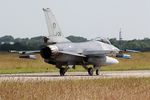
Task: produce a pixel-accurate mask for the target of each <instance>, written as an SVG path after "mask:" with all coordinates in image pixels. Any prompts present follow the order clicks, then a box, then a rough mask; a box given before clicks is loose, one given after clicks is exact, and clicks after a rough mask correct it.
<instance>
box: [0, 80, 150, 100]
mask: <svg viewBox="0 0 150 100" xmlns="http://www.w3.org/2000/svg"><path fill="white" fill-rule="evenodd" d="M0 100H150V78H125V79H99V80H76V81H74V80H65V81H37V82H36V81H30V82H19V81H18V82H10V81H9V82H8V81H4V82H0Z"/></svg>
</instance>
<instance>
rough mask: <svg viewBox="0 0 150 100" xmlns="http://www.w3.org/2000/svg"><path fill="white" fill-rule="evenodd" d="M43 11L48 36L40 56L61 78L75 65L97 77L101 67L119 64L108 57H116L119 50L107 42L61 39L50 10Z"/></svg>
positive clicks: (61, 35)
mask: <svg viewBox="0 0 150 100" xmlns="http://www.w3.org/2000/svg"><path fill="white" fill-rule="evenodd" d="M43 11H44V13H45V16H46V23H47V27H48V32H49V36H48V38H45V39H44V40H45V43H46V44H47V45H46V47H44V48H42V49H41V51H40V54H41V56H42V57H43V59H44V61H45V62H46V63H49V64H53V65H55V66H56V67H57V68H59V69H60V75H61V76H64V75H65V73H66V72H67V70H68V69H69V68H75V67H76V65H82V66H83V68H85V69H86V70H87V71H88V74H89V75H91V76H92V75H93V72H94V71H95V72H96V75H99V70H100V67H101V66H104V65H112V64H117V63H119V61H118V60H117V59H115V58H112V57H110V56H116V54H117V53H119V51H120V50H119V49H118V48H117V47H115V46H113V45H112V44H111V43H110V42H109V40H107V39H104V38H96V39H93V40H90V41H87V42H81V43H72V42H71V41H69V40H68V39H66V38H65V37H63V34H62V32H61V30H60V28H59V25H58V23H57V22H56V19H55V17H54V15H53V13H52V12H51V10H50V9H49V8H46V9H43ZM89 66H91V67H89Z"/></svg>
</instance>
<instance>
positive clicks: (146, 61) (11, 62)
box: [0, 52, 150, 73]
mask: <svg viewBox="0 0 150 100" xmlns="http://www.w3.org/2000/svg"><path fill="white" fill-rule="evenodd" d="M131 55H132V57H133V58H132V59H118V60H119V61H120V63H119V64H116V65H112V66H104V67H102V68H101V70H104V71H113V70H149V69H150V52H144V53H133V54H131ZM37 56H38V59H36V60H31V59H20V58H19V55H18V54H13V53H5V52H1V53H0V73H31V72H34V73H35V72H55V71H58V69H57V68H55V67H54V66H53V65H50V64H47V63H45V62H44V61H43V59H42V58H41V57H40V55H37ZM70 71H85V70H84V69H83V68H82V67H81V66H77V67H76V69H75V70H70Z"/></svg>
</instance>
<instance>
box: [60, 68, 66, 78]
mask: <svg viewBox="0 0 150 100" xmlns="http://www.w3.org/2000/svg"><path fill="white" fill-rule="evenodd" d="M59 73H60V76H64V75H65V68H60V70H59Z"/></svg>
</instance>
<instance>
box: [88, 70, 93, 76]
mask: <svg viewBox="0 0 150 100" xmlns="http://www.w3.org/2000/svg"><path fill="white" fill-rule="evenodd" d="M88 74H89V75H90V76H93V68H88Z"/></svg>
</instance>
